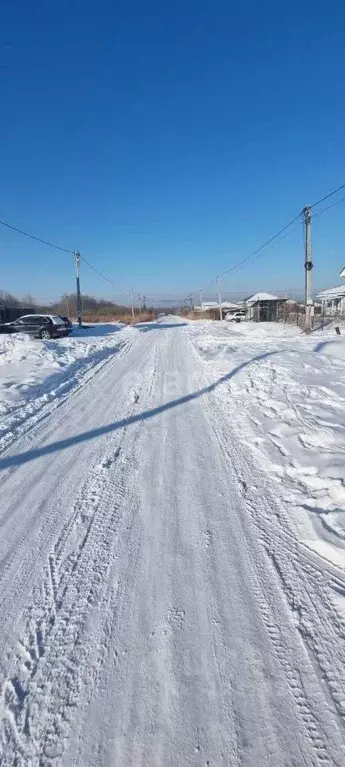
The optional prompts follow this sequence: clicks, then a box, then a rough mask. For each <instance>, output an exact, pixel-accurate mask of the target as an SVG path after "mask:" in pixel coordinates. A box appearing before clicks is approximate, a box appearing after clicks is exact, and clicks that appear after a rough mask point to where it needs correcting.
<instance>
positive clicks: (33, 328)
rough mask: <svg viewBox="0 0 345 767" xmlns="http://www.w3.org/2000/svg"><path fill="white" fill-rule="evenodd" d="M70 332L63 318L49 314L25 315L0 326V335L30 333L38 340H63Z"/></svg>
mask: <svg viewBox="0 0 345 767" xmlns="http://www.w3.org/2000/svg"><path fill="white" fill-rule="evenodd" d="M69 332H70V331H69V330H67V328H66V324H65V322H64V321H63V319H61V317H57V316H55V315H49V314H25V315H24V316H22V317H18V319H17V320H14V322H5V323H4V324H3V325H0V333H29V334H30V335H32V336H36V337H38V338H61V337H62V336H67V335H68V333H69Z"/></svg>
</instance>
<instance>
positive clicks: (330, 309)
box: [316, 266, 345, 317]
mask: <svg viewBox="0 0 345 767" xmlns="http://www.w3.org/2000/svg"><path fill="white" fill-rule="evenodd" d="M339 277H345V266H343V267H342V269H341V270H340V273H339ZM316 298H319V299H320V301H321V303H322V314H324V315H327V316H328V317H332V316H333V315H339V314H345V285H336V287H335V288H328V290H322V291H321V293H318V295H317V296H316Z"/></svg>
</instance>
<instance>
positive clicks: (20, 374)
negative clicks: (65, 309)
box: [0, 324, 135, 448]
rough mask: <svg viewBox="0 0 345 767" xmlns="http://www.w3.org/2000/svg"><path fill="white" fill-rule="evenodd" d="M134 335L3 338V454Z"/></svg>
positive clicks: (90, 332)
mask: <svg viewBox="0 0 345 767" xmlns="http://www.w3.org/2000/svg"><path fill="white" fill-rule="evenodd" d="M133 332H135V331H133V329H132V328H125V329H123V328H122V326H120V325H113V324H106V325H97V326H94V327H91V326H90V327H89V328H85V329H80V330H79V329H78V328H77V329H75V331H74V332H73V334H72V335H71V336H69V337H66V338H61V339H58V340H50V341H43V340H42V341H41V340H39V339H36V338H32V337H30V336H28V335H25V334H22V333H20V334H16V335H13V336H10V335H8V336H7V335H0V448H4V447H6V446H7V445H8V444H9V443H10V442H11V441H12V439H13V437H14V435H15V434H16V433H17V432H18V428H19V427H21V426H23V424H24V423H25V422H26V421H27V420H28V419H29V418H32V417H33V416H35V417H37V416H38V414H39V413H40V412H41V410H42V408H43V407H44V406H45V405H46V404H47V403H54V402H55V403H57V402H58V401H59V399H61V397H63V396H65V395H66V394H67V393H68V392H69V391H70V390H71V389H73V388H74V387H76V386H77V385H78V383H79V382H80V381H81V379H82V377H83V376H84V374H85V373H87V372H88V371H92V370H93V368H94V367H95V366H98V365H99V364H100V363H102V362H105V361H106V360H107V359H108V358H109V357H110V356H111V355H113V354H115V353H117V352H119V351H120V349H121V348H122V346H123V344H124V343H126V342H127V343H128V341H129V338H130V336H131V334H132V333H133Z"/></svg>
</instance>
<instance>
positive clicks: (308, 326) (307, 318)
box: [302, 205, 313, 333]
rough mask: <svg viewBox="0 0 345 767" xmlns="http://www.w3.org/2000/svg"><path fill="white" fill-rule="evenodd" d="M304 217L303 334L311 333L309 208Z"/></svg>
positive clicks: (305, 209) (306, 208) (304, 209)
mask: <svg viewBox="0 0 345 767" xmlns="http://www.w3.org/2000/svg"><path fill="white" fill-rule="evenodd" d="M302 213H303V215H304V256H305V258H304V269H305V295H304V303H305V332H306V333H311V329H312V328H311V324H312V306H313V299H312V294H311V270H312V268H313V264H312V260H311V207H310V205H306V207H305V208H303V211H302Z"/></svg>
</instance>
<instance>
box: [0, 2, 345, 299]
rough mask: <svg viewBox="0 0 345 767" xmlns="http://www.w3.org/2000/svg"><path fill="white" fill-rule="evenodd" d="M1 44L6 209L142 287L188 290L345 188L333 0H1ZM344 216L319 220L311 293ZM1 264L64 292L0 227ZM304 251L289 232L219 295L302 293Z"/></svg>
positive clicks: (37, 254) (342, 22)
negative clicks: (326, 196)
mask: <svg viewBox="0 0 345 767" xmlns="http://www.w3.org/2000/svg"><path fill="white" fill-rule="evenodd" d="M0 41H1V48H0V73H1V122H0V139H1V140H0V156H1V162H0V185H1V200H0V218H2V219H4V220H7V221H9V222H10V223H13V224H15V225H17V226H19V227H21V228H23V229H27V230H29V231H31V232H33V233H35V234H38V235H39V236H42V237H43V238H47V239H49V240H52V241H56V242H58V243H61V244H62V245H65V246H66V247H68V248H72V249H73V248H79V249H80V251H81V253H82V254H84V255H85V256H86V257H87V258H88V259H90V260H91V261H93V263H94V264H95V265H96V266H98V268H100V269H101V270H102V271H103V272H104V273H106V274H107V275H108V276H109V277H110V278H112V279H114V280H115V281H119V282H121V283H124V284H126V285H128V284H129V285H131V284H134V285H135V287H136V288H137V290H139V291H142V292H143V293H147V294H152V293H162V294H164V293H173V292H176V293H183V292H189V291H190V290H194V289H195V290H196V289H197V288H198V287H201V286H202V285H204V284H206V283H207V282H208V281H209V279H210V278H212V277H214V276H215V274H217V272H218V271H220V270H222V269H224V268H226V267H227V266H228V265H229V266H231V264H232V263H235V262H236V261H238V260H239V259H241V258H243V257H244V256H246V255H247V254H248V253H249V252H251V251H252V250H253V249H254V248H255V247H256V246H258V245H260V244H261V242H263V241H264V240H265V239H267V238H268V237H269V236H270V235H271V234H273V233H274V231H275V230H276V229H279V227H280V226H283V225H284V224H285V223H286V222H287V221H288V220H289V219H290V218H292V217H293V216H294V215H295V214H296V213H297V212H298V211H299V209H301V208H302V207H303V206H304V205H305V204H306V203H308V202H313V201H314V200H316V199H318V198H319V197H322V196H323V194H325V193H327V192H328V191H329V190H331V189H332V188H334V187H336V186H338V185H340V184H341V183H343V182H344V181H345V168H344V136H345V125H344V122H345V100H344V82H345V56H344V50H345V3H344V0H331V2H327V3H326V2H320V0H319V2H315V0H314V1H313V2H312V1H311V0H305V2H304V3H301V2H297V1H296V0H292V1H291V2H289V3H287V2H285V3H279V2H277V1H276V0H275V2H273V0H261V1H260V2H258V1H257V0H247V2H242V3H239V2H232V1H231V0H224V1H223V0H213V2H210V0H208V1H207V2H205V0H196V1H194V0H174V2H173V3H164V2H162V1H161V0H146V2H145V0H140V2H139V0H132V1H131V0H127V1H126V2H125V0H117V2H113V1H112V2H110V1H109V2H108V0H100V2H98V3H97V2H92V3H91V2H90V1H89V0H83V2H81V0H74V1H73V2H67V1H66V0H60V2H58V3H51V2H46V0H45V1H44V2H43V0H33V2H32V3H29V2H27V1H26V0H25V2H24V0H17V2H13V1H12V0H3V2H2V4H1V10H0ZM344 222H345V204H344V205H340V206H339V207H335V208H334V209H333V210H331V211H329V213H326V214H325V215H324V216H321V217H320V218H319V219H315V224H314V227H313V245H314V255H313V260H314V263H315V269H314V274H313V277H314V280H315V284H316V285H317V286H327V285H332V284H335V283H337V282H338V271H339V268H340V266H341V265H342V264H343V262H344V261H345V247H344V246H345V242H344ZM0 258H1V272H0V274H1V279H0V288H2V289H8V290H11V291H13V292H15V293H24V292H27V291H30V292H31V293H33V294H34V295H36V296H37V297H39V298H50V297H54V296H55V295H57V294H59V293H61V292H62V291H65V290H71V289H73V287H74V284H73V271H72V269H71V263H70V261H69V256H68V255H67V254H66V255H64V254H62V253H61V254H59V253H58V252H55V251H53V250H50V249H49V248H47V247H45V246H43V245H42V246H41V245H38V244H37V245H36V244H35V243H32V242H30V241H29V240H26V239H25V238H22V237H21V236H20V235H16V234H14V233H12V232H9V231H7V230H6V229H4V228H3V227H0ZM302 261H303V255H302V237H301V233H300V231H298V232H295V233H292V235H291V237H290V238H287V239H286V240H284V242H283V243H282V244H281V245H280V246H279V247H278V246H277V247H276V248H274V249H272V250H269V251H268V252H267V254H265V255H263V256H262V257H261V258H260V259H258V260H257V261H256V262H255V263H254V264H253V265H252V266H251V267H247V268H246V269H243V270H241V271H239V272H238V274H236V275H234V276H233V277H232V278H231V279H230V278H229V279H228V280H227V281H226V282H225V288H226V289H227V290H233V291H237V290H242V289H243V290H247V289H248V290H251V289H262V290H265V289H266V290H267V289H271V290H273V289H278V288H279V287H280V288H281V289H285V288H290V287H298V286H299V285H301V286H302V284H303V269H301V268H300V266H301V263H302ZM83 287H84V289H85V291H87V292H92V293H96V294H98V295H100V294H103V295H105V296H111V295H112V294H114V293H115V291H114V290H112V288H111V287H110V286H109V285H108V286H107V284H106V283H103V282H102V281H101V280H100V279H99V278H97V277H96V276H95V275H93V273H92V272H90V271H89V270H88V269H87V268H86V267H85V270H83Z"/></svg>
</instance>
